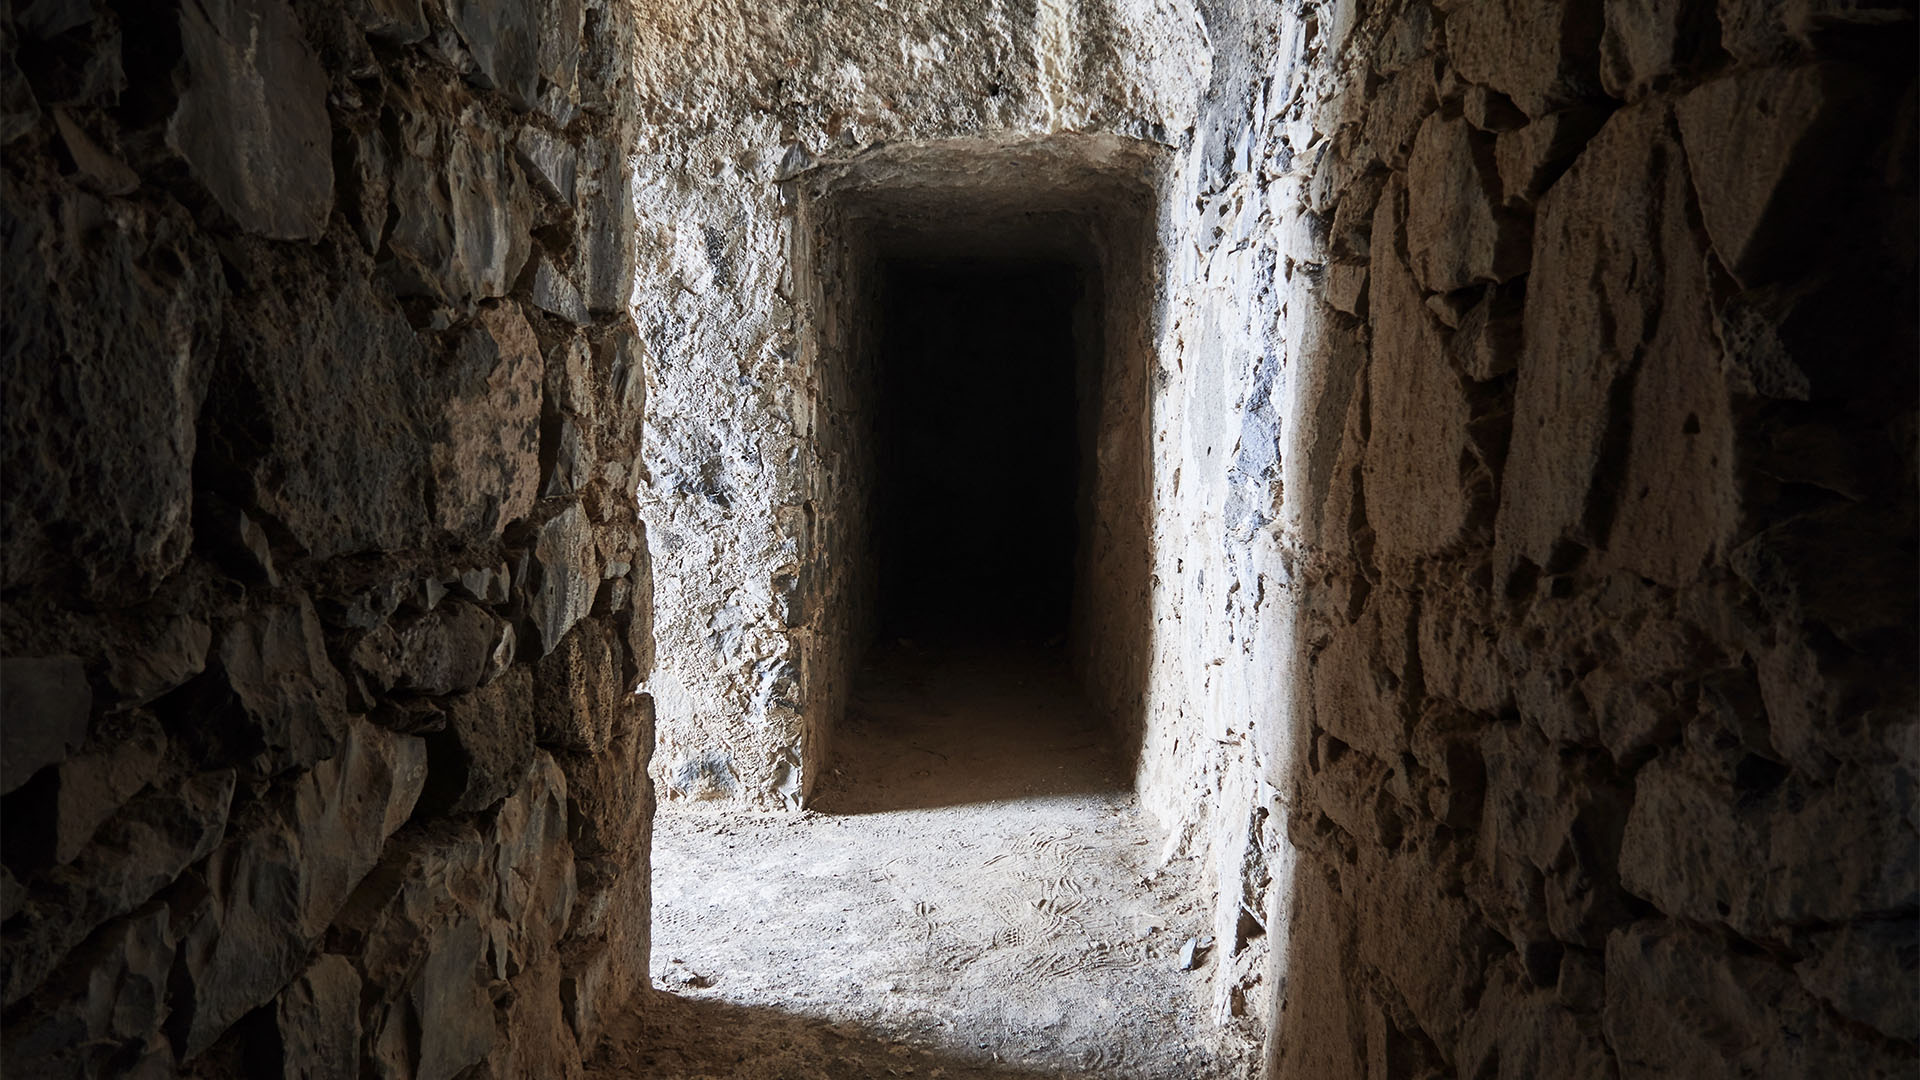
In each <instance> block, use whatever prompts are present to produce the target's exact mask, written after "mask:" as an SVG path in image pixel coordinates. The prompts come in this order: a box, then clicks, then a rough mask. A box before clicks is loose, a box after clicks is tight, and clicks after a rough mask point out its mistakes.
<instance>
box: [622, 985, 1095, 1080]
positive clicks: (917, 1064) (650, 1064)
mask: <svg viewBox="0 0 1920 1080" xmlns="http://www.w3.org/2000/svg"><path fill="white" fill-rule="evenodd" d="M991 1053H992V1051H991V1050H990V1049H984V1050H982V1051H980V1054H981V1058H980V1059H979V1060H967V1059H963V1058H959V1057H956V1056H953V1055H952V1054H947V1053H929V1052H927V1051H925V1050H922V1049H920V1048H918V1047H916V1046H914V1045H913V1044H911V1043H907V1042H897V1041H894V1040H892V1039H888V1038H885V1037H882V1036H879V1035H875V1034H873V1033H871V1032H868V1031H865V1030H862V1029H861V1028H859V1027H857V1026H855V1025H852V1024H844V1023H833V1022H830V1021H827V1020H820V1019H816V1018H813V1017H807V1016H794V1015H793V1014H791V1013H783V1012H778V1011H776V1010H773V1009H764V1008H754V1007H750V1006H744V1005H733V1004H729V1003H727V1002H723V1001H711V1000H703V999H699V998H689V997H681V996H679V995H677V994H671V993H668V992H666V991H663V990H653V991H649V992H648V993H647V994H646V995H645V996H644V998H643V1000H641V1001H640V1002H639V1003H638V1004H637V1005H636V1007H635V1016H634V1017H633V1018H632V1019H630V1020H628V1021H627V1022H626V1023H624V1024H622V1025H620V1027H619V1028H618V1029H617V1030H615V1031H614V1032H613V1034H612V1037H611V1038H610V1039H609V1040H608V1042H607V1043H606V1044H605V1045H604V1047H603V1049H602V1050H601V1052H600V1054H598V1055H597V1056H596V1058H595V1060H594V1062H593V1063H592V1065H591V1066H590V1068H589V1069H588V1074H587V1075H588V1076H590V1077H593V1078H595V1080H615V1078H619V1080H632V1078H636V1077H647V1078H658V1080H674V1078H683V1077H703V1078H704V1077H715V1078H722V1077H723V1078H726V1080H883V1078H886V1080H891V1078H894V1077H902V1076H911V1077H916V1078H919V1077H935V1076H937V1077H939V1078H940V1080H1042V1078H1046V1080H1058V1078H1060V1077H1063V1076H1069V1077H1070V1076H1075V1075H1081V1074H1075V1073H1071V1072H1066V1073H1063V1072H1061V1071H1060V1070H1059V1069H1057V1068H1056V1069H1048V1070H1046V1071H1030V1070H1027V1069H1022V1068H1018V1067H1016V1066H1013V1065H1008V1064H1001V1063H997V1062H994V1061H992V1060H991ZM1084 1075H1087V1076H1092V1075H1093V1074H1091V1073H1088V1074H1084Z"/></svg>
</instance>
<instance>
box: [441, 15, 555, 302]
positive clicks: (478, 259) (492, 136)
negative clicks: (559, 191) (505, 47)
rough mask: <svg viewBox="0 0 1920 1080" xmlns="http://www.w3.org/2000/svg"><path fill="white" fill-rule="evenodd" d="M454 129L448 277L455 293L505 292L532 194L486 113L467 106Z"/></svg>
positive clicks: (529, 221) (520, 258)
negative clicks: (451, 226)
mask: <svg viewBox="0 0 1920 1080" xmlns="http://www.w3.org/2000/svg"><path fill="white" fill-rule="evenodd" d="M476 6H479V7H486V8H492V7H494V5H491V4H482V5H476ZM524 10H527V11H532V10H535V9H533V8H526V9H524ZM456 130H457V131H458V135H456V136H455V137H454V138H453V139H452V151H451V153H449V154H448V156H447V163H446V168H447V173H446V182H447V191H448V193H449V196H450V199H451V201H450V204H449V206H450V209H451V210H452V223H453V251H452V257H453V263H452V278H451V280H452V283H453V284H454V285H455V286H456V287H457V289H458V292H456V293H455V294H454V295H456V296H463V297H471V298H472V299H475V300H481V299H486V298H489V297H494V296H504V295H506V293H507V291H508V290H509V289H511V288H512V287H513V282H514V279H515V278H517V277H518V276H519V274H520V269H521V267H523V266H525V265H526V262H527V253H528V252H529V251H530V250H531V249H532V246H533V238H532V235H531V232H530V230H531V229H532V227H533V200H532V193H531V192H530V191H528V189H527V181H526V178H525V177H524V176H523V175H522V174H521V172H520V166H519V165H518V164H517V163H515V162H514V160H513V158H512V155H511V154H510V153H509V148H508V136H507V135H506V133H505V132H502V131H500V130H499V129H497V128H496V127H494V126H493V122H492V120H491V118H489V117H488V116H487V114H486V113H485V112H482V111H481V110H480V109H479V108H477V107H470V108H468V109H467V110H466V111H465V112H464V113H463V114H462V115H461V117H460V123H459V126H458V128H457V129H456Z"/></svg>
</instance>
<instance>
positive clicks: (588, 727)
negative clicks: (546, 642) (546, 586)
mask: <svg viewBox="0 0 1920 1080" xmlns="http://www.w3.org/2000/svg"><path fill="white" fill-rule="evenodd" d="M620 650H621V645H620V642H619V640H618V638H617V636H616V635H615V633H614V631H613V629H612V628H611V627H609V626H607V625H606V624H605V623H603V622H601V621H600V620H599V619H594V618H589V619H583V620H581V621H580V622H579V623H578V624H576V625H575V626H574V628H573V630H572V631H570V632H569V633H568V634H567V637H566V639H565V640H564V641H562V642H561V643H560V647H559V648H557V649H555V650H554V651H553V652H551V653H549V654H547V656H546V657H545V658H544V659H542V660H541V661H540V662H539V664H538V665H537V666H536V667H535V668H534V691H533V701H534V706H533V709H534V735H535V737H536V738H537V739H538V740H539V742H540V744H541V745H543V746H551V747H554V748H556V749H560V750H565V751H570V752H574V753H583V754H596V753H599V752H600V751H602V750H604V749H606V746H607V743H608V742H610V741H611V740H612V739H613V738H614V737H616V736H617V735H620V734H624V733H625V731H626V730H628V729H630V728H631V726H632V724H633V722H634V713H633V711H632V703H631V702H628V701H626V700H625V699H626V698H627V697H630V696H631V695H630V694H629V693H628V692H627V691H628V688H627V687H625V686H623V685H622V680H621V677H620V676H621V667H622V665H621V656H620Z"/></svg>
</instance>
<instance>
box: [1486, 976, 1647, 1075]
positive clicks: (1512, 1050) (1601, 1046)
mask: <svg viewBox="0 0 1920 1080" xmlns="http://www.w3.org/2000/svg"><path fill="white" fill-rule="evenodd" d="M1520 966H1521V965H1520V963H1519V962H1518V961H1517V960H1516V961H1511V962H1509V963H1507V964H1503V965H1501V966H1500V967H1499V968H1497V969H1495V971H1494V972H1493V975H1492V977H1491V978H1490V979H1489V980H1488V984H1487V989H1486V992H1485V993H1484V994H1482V995H1481V998H1480V1004H1479V1007H1478V1008H1477V1009H1475V1010H1474V1014H1473V1017H1472V1019H1470V1020H1468V1022H1467V1024H1466V1027H1465V1029H1464V1030H1463V1031H1462V1033H1461V1037H1460V1046H1459V1049H1458V1050H1456V1051H1455V1054H1454V1067H1455V1069H1456V1070H1457V1071H1458V1073H1459V1075H1461V1076H1473V1077H1479V1078H1483V1080H1525V1078H1527V1077H1544V1076H1554V1077H1566V1078H1567V1080H1611V1078H1613V1077H1615V1076H1617V1075H1619V1074H1618V1073H1617V1072H1616V1071H1615V1067H1614V1062H1613V1051H1612V1050H1611V1049H1610V1048H1609V1047H1608V1046H1607V1042H1606V1039H1605V1038H1604V1037H1602V1034H1601V1023H1600V1017H1599V1016H1598V1015H1595V1014H1591V1013H1589V1014H1581V1013H1576V1012H1574V1011H1573V1010H1571V1009H1568V1008H1567V1007H1566V1006H1565V1005H1564V1004H1562V1003H1561V1002H1560V1001H1559V1000H1557V999H1556V997H1555V995H1554V993H1553V990H1552V988H1551V987H1548V988H1545V989H1535V988H1529V987H1528V986H1527V984H1526V981H1525V976H1524V975H1523V974H1522V973H1521V971H1520V970H1518V969H1519V968H1520Z"/></svg>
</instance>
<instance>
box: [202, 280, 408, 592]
mask: <svg viewBox="0 0 1920 1080" xmlns="http://www.w3.org/2000/svg"><path fill="white" fill-rule="evenodd" d="M249 299H250V301H251V304H250V307H249V310H248V311H247V312H246V313H245V314H244V315H243V316H241V317H238V318H236V319H235V320H233V321H232V322H231V323H230V324H229V328H228V329H229V333H230V334H231V335H232V336H233V339H234V345H235V346H236V351H237V352H238V353H239V354H240V356H241V357H242V358H243V359H242V361H241V363H242V364H243V366H244V380H241V379H235V380H230V381H226V382H223V383H222V384H221V386H220V387H218V388H217V389H216V391H215V392H214V394H213V397H212V399H211V400H210V402H209V405H208V409H209V411H210V412H211V413H213V414H214V416H215V422H214V424H213V428H214V431H215V438H216V440H217V442H218V445H217V446H216V447H215V448H213V449H215V450H216V451H217V455H214V456H217V459H218V465H219V468H220V469H221V470H222V471H225V470H232V473H233V474H234V475H233V476H232V479H233V480H234V481H235V482H236V483H244V484H247V485H248V486H249V487H250V488H251V490H252V493H253V497H254V499H255V502H256V504H257V506H258V508H259V509H260V510H262V511H264V512H265V516H266V517H267V518H268V519H270V520H273V521H277V522H279V523H280V524H281V525H284V526H285V527H286V529H287V530H288V532H289V533H290V534H291V535H292V537H293V539H294V540H296V541H297V542H298V543H299V544H300V546H302V547H304V548H305V549H306V551H307V553H308V554H309V555H311V556H312V557H314V558H316V559H325V558H331V557H333V556H335V555H340V554H347V553H352V552H359V551H367V550H376V549H377V550H388V551H392V550H400V549H403V548H406V547H407V546H408V545H409V544H411V543H414V542H416V541H417V540H418V539H420V538H421V537H422V536H423V534H424V533H425V531H426V527H427V522H428V516H427V497H426V485H427V459H428V455H429V451H430V446H431V440H430V439H428V438H427V437H426V433H425V432H424V431H423V429H422V424H421V416H420V408H421V406H420V401H421V397H422V394H423V392H424V385H425V384H424V382H423V373H424V372H425V371H426V370H428V366H429V365H428V364H427V362H426V360H425V358H424V356H423V354H422V350H421V345H420V341H419V339H418V338H417V337H416V336H415V334H414V332H413V328H412V326H410V325H409V324H408V322H407V320H406V318H405V317H404V316H403V315H402V314H401V313H400V311H399V310H398V308H397V307H396V306H395V305H394V303H393V302H392V300H391V299H389V298H387V297H384V296H381V295H379V294H377V293H376V292H375V291H374V289H373V288H371V287H370V286H369V285H368V284H367V282H366V280H365V279H364V278H360V277H353V276H349V277H345V278H328V277H326V276H324V275H321V274H319V273H315V272H313V271H312V270H311V268H306V269H305V272H303V273H302V274H301V275H300V276H299V277H296V278H294V279H293V280H291V281H289V282H288V283H287V287H286V290H285V291H280V290H267V289H258V290H254V291H253V292H251V293H250V294H249ZM209 464H213V462H209ZM251 512H253V511H252V509H251V508H249V513H251Z"/></svg>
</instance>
